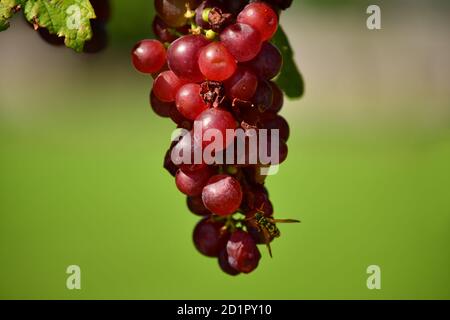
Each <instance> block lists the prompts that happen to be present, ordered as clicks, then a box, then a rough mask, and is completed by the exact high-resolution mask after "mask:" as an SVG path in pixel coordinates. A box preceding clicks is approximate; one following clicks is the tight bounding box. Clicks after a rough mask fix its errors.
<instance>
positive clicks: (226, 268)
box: [218, 247, 240, 276]
mask: <svg viewBox="0 0 450 320" xmlns="http://www.w3.org/2000/svg"><path fill="white" fill-rule="evenodd" d="M218 262H219V266H220V269H222V271H223V272H225V273H226V274H229V275H230V276H236V275H238V274H239V273H240V272H239V271H238V270H236V269H234V268H233V267H232V266H230V264H229V263H228V253H227V248H226V247H225V248H223V249H222V250H220V252H219V258H218Z"/></svg>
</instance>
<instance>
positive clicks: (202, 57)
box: [132, 0, 298, 275]
mask: <svg viewBox="0 0 450 320" xmlns="http://www.w3.org/2000/svg"><path fill="white" fill-rule="evenodd" d="M291 3H292V0H291V1H284V0H272V1H248V0H247V1H241V0H236V1H225V0H224V1H221V0H206V1H196V0H155V8H156V12H157V15H156V17H155V19H154V21H153V32H154V34H155V35H156V37H157V40H156V39H147V40H142V41H140V42H138V43H137V44H136V45H135V46H134V48H133V50H132V62H133V64H134V66H135V68H136V69H137V70H138V71H140V72H142V73H146V74H151V75H152V77H153V78H154V82H153V88H152V91H151V93H150V103H151V106H152V108H153V110H154V112H155V113H156V114H158V115H159V116H161V117H167V118H170V119H171V120H172V121H173V122H175V124H176V125H177V126H178V128H183V129H185V130H186V131H187V132H189V134H185V135H183V136H182V137H180V139H177V141H174V142H172V144H171V145H170V147H169V150H168V151H167V153H166V156H165V159H164V167H165V168H166V169H167V170H168V172H169V173H170V174H171V175H172V176H174V178H175V183H176V186H177V187H178V189H179V190H180V191H181V192H182V193H184V194H185V195H186V196H187V206H188V208H189V209H190V211H191V212H192V213H194V214H196V215H198V216H201V217H202V218H201V220H200V221H199V222H198V224H197V225H196V227H195V229H194V233H193V241H194V244H195V247H196V248H197V249H198V251H200V252H201V253H202V254H204V255H206V256H208V257H216V258H217V259H218V262H219V265H220V268H221V269H222V270H223V271H224V272H225V273H227V274H230V275H237V274H239V273H250V272H252V271H253V270H254V269H255V268H256V267H257V266H258V263H259V260H260V258H261V254H260V251H259V249H258V247H257V245H258V244H265V245H266V246H267V247H268V248H269V253H270V254H271V251H270V242H271V241H272V240H273V239H274V238H276V237H278V236H279V230H278V228H277V226H276V223H277V222H298V221H296V220H277V219H274V217H273V214H274V210H273V206H272V203H271V201H270V200H269V193H268V191H267V189H266V188H265V186H264V181H265V176H264V175H262V174H261V169H262V168H264V166H267V165H264V164H261V163H260V162H258V163H256V164H254V163H252V164H250V163H249V161H240V162H239V161H236V160H237V159H235V158H234V159H233V160H234V161H232V163H231V164H230V163H225V164H222V163H212V164H211V163H206V162H205V161H203V160H202V161H200V162H195V163H193V162H189V163H181V164H180V163H179V162H178V161H174V155H177V154H181V152H180V150H186V148H187V149H188V150H191V151H192V152H191V154H190V155H189V158H190V159H193V158H194V157H195V152H194V147H192V148H191V146H193V145H196V142H197V137H196V136H195V133H194V130H193V127H194V126H195V125H199V126H200V127H201V129H202V130H203V132H205V131H206V130H208V129H215V130H217V131H219V132H220V133H222V136H223V137H225V136H226V131H227V130H229V129H237V128H241V129H243V130H250V129H254V130H256V132H257V135H256V138H258V139H259V135H258V132H259V131H258V130H260V129H267V130H273V129H278V130H279V141H277V142H278V143H277V145H278V146H279V147H278V159H279V160H278V163H272V164H275V165H277V164H280V163H282V162H283V161H284V160H285V159H286V157H287V152H288V148H287V145H286V142H287V140H288V138H289V125H288V123H287V121H286V120H285V119H284V118H283V117H282V116H280V115H279V114H278V113H279V111H280V110H281V108H282V106H283V99H284V98H283V92H282V90H281V89H280V88H279V87H278V85H277V84H276V83H275V82H274V81H272V80H274V79H275V78H276V77H277V75H278V74H279V73H280V70H281V67H282V64H283V58H282V55H281V53H280V51H279V49H278V48H277V47H276V46H275V45H273V44H272V43H271V42H270V40H271V39H272V37H273V36H274V35H275V33H276V31H277V28H278V23H279V16H280V12H281V10H284V9H286V8H288V7H289V6H290V5H291ZM234 139H235V141H236V140H237V139H239V138H238V137H234ZM211 143H212V142H211V141H206V142H205V141H202V143H201V147H203V148H207V147H208V146H209V145H210V144H211ZM268 143H269V144H270V143H273V141H270V140H269V141H268ZM186 146H189V147H186ZM223 146H224V147H223V148H224V150H225V149H227V148H230V144H229V141H228V140H227V141H224V144H223ZM234 146H235V144H231V147H234ZM216 151H220V150H216ZM248 156H249V154H248V153H245V157H244V158H245V160H248Z"/></svg>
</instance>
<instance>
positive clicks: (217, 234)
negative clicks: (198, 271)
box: [192, 218, 229, 257]
mask: <svg viewBox="0 0 450 320" xmlns="http://www.w3.org/2000/svg"><path fill="white" fill-rule="evenodd" d="M223 227H224V224H223V223H220V222H216V221H214V220H212V219H210V218H205V219H202V220H200V222H199V223H197V225H196V226H195V229H194V233H193V235H192V238H193V240H194V244H195V247H196V248H197V250H198V251H199V252H200V253H202V254H204V255H205V256H208V257H217V256H218V255H219V252H220V250H221V249H222V248H224V247H225V245H226V243H227V240H228V238H229V234H228V232H227V231H226V230H224V229H223Z"/></svg>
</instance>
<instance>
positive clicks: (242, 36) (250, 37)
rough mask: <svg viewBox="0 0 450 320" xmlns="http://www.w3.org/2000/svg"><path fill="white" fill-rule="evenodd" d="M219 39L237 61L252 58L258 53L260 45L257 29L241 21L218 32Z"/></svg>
mask: <svg viewBox="0 0 450 320" xmlns="http://www.w3.org/2000/svg"><path fill="white" fill-rule="evenodd" d="M220 40H221V41H222V43H223V44H224V46H225V47H226V48H227V49H228V51H230V53H231V54H232V55H233V56H234V57H235V58H236V60H237V61H239V62H245V61H250V60H252V59H253V58H254V57H256V55H257V54H258V53H259V50H261V45H262V40H261V36H260V35H259V33H258V31H256V30H255V29H254V28H253V27H251V26H249V25H247V24H243V23H236V24H233V25H231V26H228V27H227V28H226V29H225V30H224V31H222V33H221V34H220Z"/></svg>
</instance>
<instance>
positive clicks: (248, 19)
mask: <svg viewBox="0 0 450 320" xmlns="http://www.w3.org/2000/svg"><path fill="white" fill-rule="evenodd" d="M237 22H239V23H245V24H248V25H250V26H252V27H253V28H255V29H256V30H257V31H258V32H259V33H260V34H261V38H262V40H263V41H266V40H269V39H270V38H272V37H273V35H274V34H275V32H276V31H277V27H278V16H277V14H276V13H275V11H273V9H272V8H271V7H270V6H268V5H267V4H265V3H264V2H254V3H250V4H249V5H248V6H246V7H245V8H244V10H242V11H241V13H239V15H238V18H237Z"/></svg>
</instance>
